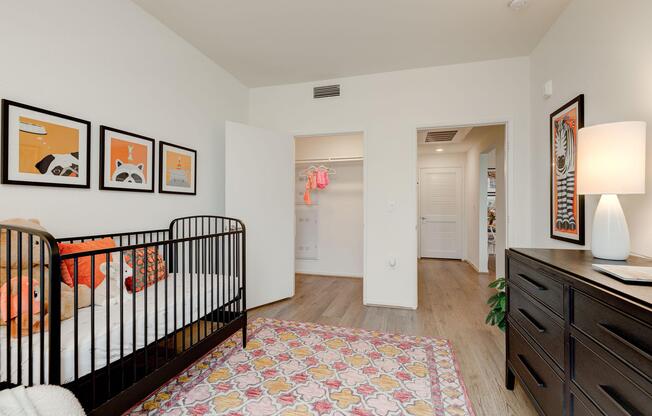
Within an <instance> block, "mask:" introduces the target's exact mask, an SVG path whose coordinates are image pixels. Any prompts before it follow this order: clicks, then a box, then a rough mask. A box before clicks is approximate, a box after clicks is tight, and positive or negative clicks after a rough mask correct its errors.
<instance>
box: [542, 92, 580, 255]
mask: <svg viewBox="0 0 652 416" xmlns="http://www.w3.org/2000/svg"><path fill="white" fill-rule="evenodd" d="M573 106H577V127H576V131H579V129H581V128H582V127H584V94H580V95H578V96H577V97H575V98H573V99H572V100H570V101H569V102H567V103H566V104H564V105H563V106H561V107H560V108H559V109H557V110H556V111H555V112H553V113H552V114H550V120H549V129H550V137H549V140H550V153H549V156H550V214H549V215H550V238H551V239H554V240H560V241H565V242H567V243H572V244H578V245H582V246H583V245H584V244H585V229H586V227H585V224H584V222H585V215H584V195H579V194H577V186H576V183H577V181H576V180H573V187H574V192H575V194H577V216H578V218H577V222H578V224H577V230H578V231H577V236H578V237H577V238H571V237H565V236H563V235H559V234H555V218H554V217H555V206H554V205H555V200H556V199H555V194H554V193H555V166H556V165H555V160H554V154H555V141H554V140H555V137H554V131H553V130H554V126H553V123H554V120H555V118H557V117H558V116H559V115H561V114H563V113H564V112H566V111H567V110H569V109H570V108H571V107H573ZM573 140H574V144H573V146H574V147H575V158H574V162H575V171H574V172H575V174H577V158H576V156H577V136H575V137H573Z"/></svg>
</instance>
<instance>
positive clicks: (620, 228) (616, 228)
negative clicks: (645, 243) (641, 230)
mask: <svg viewBox="0 0 652 416" xmlns="http://www.w3.org/2000/svg"><path fill="white" fill-rule="evenodd" d="M591 232H592V237H591V252H592V253H593V257H597V258H599V259H605V260H626V259H627V257H629V229H628V228H627V220H626V219H625V213H624V212H623V209H622V207H621V206H620V201H619V200H618V196H617V195H612V194H605V195H602V196H601V197H600V202H599V203H598V208H597V209H596V210H595V217H593V229H592V231H591Z"/></svg>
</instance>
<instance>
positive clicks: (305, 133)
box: [290, 126, 369, 305]
mask: <svg viewBox="0 0 652 416" xmlns="http://www.w3.org/2000/svg"><path fill="white" fill-rule="evenodd" d="M326 130H327V131H326V132H324V131H323V130H322V131H321V132H319V133H315V132H314V130H312V129H311V130H297V131H294V132H290V134H291V135H292V137H293V138H294V140H295V143H296V139H297V138H301V137H314V136H336V135H342V134H362V304H363V305H367V304H368V302H367V293H368V291H367V207H368V204H367V202H368V201H367V198H368V194H369V192H368V187H369V183H368V180H367V178H368V176H367V173H368V172H367V169H368V166H369V164H368V163H367V162H368V160H369V149H368V147H367V130H366V129H364V128H361V127H359V126H358V127H352V128H350V129H341V130H340V129H335V130H328V129H326ZM292 159H294V160H296V153H295V147H294V146H293V147H292ZM295 183H296V182H295ZM295 192H296V189H295ZM292 197H293V198H294V197H295V196H294V195H293V196H292ZM292 234H293V235H295V236H296V221H295V222H293V223H292ZM295 244H296V240H295ZM295 262H296V258H295ZM295 286H296V278H295Z"/></svg>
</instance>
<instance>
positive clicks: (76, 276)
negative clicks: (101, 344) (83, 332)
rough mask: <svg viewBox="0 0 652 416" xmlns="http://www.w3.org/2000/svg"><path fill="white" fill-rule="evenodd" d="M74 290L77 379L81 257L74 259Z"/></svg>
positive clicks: (77, 371)
mask: <svg viewBox="0 0 652 416" xmlns="http://www.w3.org/2000/svg"><path fill="white" fill-rule="evenodd" d="M73 292H74V305H73V308H74V311H73V312H74V315H75V328H74V334H73V337H74V338H75V339H74V341H75V344H74V352H75V381H77V380H78V379H79V257H75V259H74V260H73Z"/></svg>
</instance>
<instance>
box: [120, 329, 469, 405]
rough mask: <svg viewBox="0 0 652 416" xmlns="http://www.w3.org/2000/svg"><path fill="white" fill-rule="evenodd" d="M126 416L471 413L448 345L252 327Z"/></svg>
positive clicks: (339, 331) (434, 341) (378, 334)
mask: <svg viewBox="0 0 652 416" xmlns="http://www.w3.org/2000/svg"><path fill="white" fill-rule="evenodd" d="M240 336H241V335H240V332H238V333H237V334H236V335H234V336H233V337H231V338H230V339H228V340H227V341H225V342H224V343H222V344H221V345H220V346H219V347H217V348H216V349H215V350H213V351H212V352H211V353H210V354H208V355H206V356H205V357H203V358H202V359H201V360H199V361H198V362H196V363H195V364H194V365H193V366H192V367H190V368H189V369H187V370H186V371H185V372H183V373H182V374H181V375H179V376H178V377H177V378H175V379H173V380H171V381H170V382H169V383H168V384H166V385H165V386H163V387H162V388H161V389H160V390H159V391H158V392H156V393H154V394H153V395H152V396H150V397H149V398H148V399H146V400H145V401H144V402H142V403H141V404H139V405H138V406H136V407H135V408H133V409H132V410H131V412H130V414H132V415H154V414H165V415H229V416H246V415H256V416H272V415H280V416H309V415H333V416H334V415H355V416H376V415H380V416H389V415H414V416H432V415H437V416H440V415H455V416H458V415H474V412H473V409H472V407H471V402H470V400H469V398H468V395H467V393H466V389H465V387H464V383H463V382H462V379H461V376H460V372H459V367H458V365H457V362H456V360H455V356H454V354H453V350H452V348H451V344H450V342H449V341H447V340H445V339H432V338H424V337H412V336H404V335H394V334H386V333H381V332H374V331H364V330H360V329H349V328H339V327H331V326H323V325H317V324H312V323H302V322H289V321H279V320H273V319H262V318H259V319H256V320H255V321H253V322H251V323H250V324H249V339H250V341H249V343H248V345H247V349H246V350H243V349H242V348H241V338H240Z"/></svg>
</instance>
